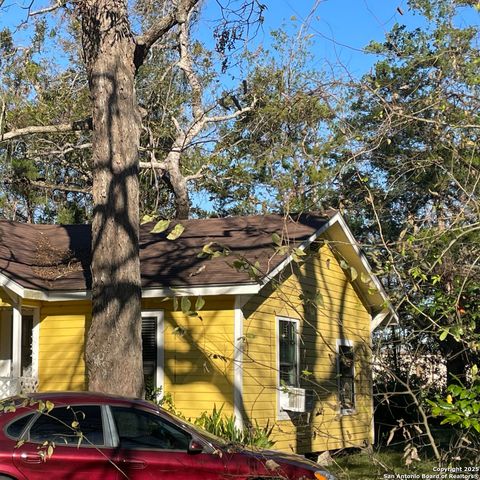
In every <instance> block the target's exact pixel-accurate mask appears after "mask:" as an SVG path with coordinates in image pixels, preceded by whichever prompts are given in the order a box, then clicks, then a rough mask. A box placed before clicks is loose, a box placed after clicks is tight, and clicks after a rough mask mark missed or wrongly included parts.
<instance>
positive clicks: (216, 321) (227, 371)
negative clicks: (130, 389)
mask: <svg viewBox="0 0 480 480" xmlns="http://www.w3.org/2000/svg"><path fill="white" fill-rule="evenodd" d="M205 300H206V303H205V305H204V307H203V308H202V310H201V311H199V312H198V317H197V316H193V317H189V316H186V315H185V314H183V313H182V312H179V311H172V310H171V309H172V307H173V304H172V302H170V301H168V302H163V303H160V304H159V303H158V302H155V301H154V300H150V299H149V301H148V302H146V303H145V306H148V308H152V309H154V308H157V307H159V306H163V308H164V309H165V314H164V319H165V331H164V344H165V390H166V391H167V392H170V393H171V394H172V396H173V400H174V402H175V406H176V408H177V409H178V410H179V411H180V412H182V413H183V414H184V415H187V416H189V417H195V416H198V415H200V413H202V412H203V411H205V410H208V411H211V410H212V408H213V405H214V404H216V405H217V407H220V406H221V405H223V404H224V409H223V411H224V413H226V414H231V413H232V412H233V351H234V339H233V323H234V310H233V309H234V299H233V297H209V298H205ZM194 304H195V299H194V298H193V299H192V305H194ZM179 331H180V332H181V334H179V333H178V332H179Z"/></svg>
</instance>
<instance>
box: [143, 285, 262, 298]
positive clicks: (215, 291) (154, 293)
mask: <svg viewBox="0 0 480 480" xmlns="http://www.w3.org/2000/svg"><path fill="white" fill-rule="evenodd" d="M259 289H260V286H259V285H258V284H256V283H247V284H233V285H204V286H198V287H166V288H145V289H143V290H142V298H157V297H185V296H197V297H198V296H201V297H202V296H205V297H207V296H211V295H251V294H254V293H257V292H258V291H259Z"/></svg>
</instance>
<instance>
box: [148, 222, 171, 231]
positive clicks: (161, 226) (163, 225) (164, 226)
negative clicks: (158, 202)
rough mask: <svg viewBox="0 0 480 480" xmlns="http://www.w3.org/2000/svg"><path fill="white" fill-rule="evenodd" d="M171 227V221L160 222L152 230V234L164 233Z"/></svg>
mask: <svg viewBox="0 0 480 480" xmlns="http://www.w3.org/2000/svg"><path fill="white" fill-rule="evenodd" d="M169 226H170V220H160V221H158V222H157V223H156V224H155V226H154V227H153V228H152V229H151V230H150V233H162V232H164V231H165V230H166V229H167V228H168V227H169Z"/></svg>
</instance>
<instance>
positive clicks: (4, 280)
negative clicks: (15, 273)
mask: <svg viewBox="0 0 480 480" xmlns="http://www.w3.org/2000/svg"><path fill="white" fill-rule="evenodd" d="M0 286H1V287H5V288H6V289H7V290H10V291H11V292H13V293H14V294H15V295H18V296H19V297H22V298H23V297H24V296H25V289H24V288H23V287H22V286H21V285H19V284H18V283H17V282H15V281H14V280H12V279H11V278H8V277H7V276H6V275H4V274H3V273H0Z"/></svg>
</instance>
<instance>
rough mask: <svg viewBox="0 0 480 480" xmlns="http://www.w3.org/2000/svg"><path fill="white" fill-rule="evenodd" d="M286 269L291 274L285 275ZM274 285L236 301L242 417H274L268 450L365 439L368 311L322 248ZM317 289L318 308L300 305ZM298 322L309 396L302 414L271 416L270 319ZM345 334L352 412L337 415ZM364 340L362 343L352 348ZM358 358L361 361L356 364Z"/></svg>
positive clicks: (274, 378)
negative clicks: (352, 360)
mask: <svg viewBox="0 0 480 480" xmlns="http://www.w3.org/2000/svg"><path fill="white" fill-rule="evenodd" d="M291 272H293V273H291ZM291 272H290V273H289V274H288V275H283V278H281V279H280V280H279V282H278V285H276V288H269V287H265V288H264V289H263V290H262V291H261V292H260V293H259V294H258V295H256V296H255V297H253V298H252V299H250V300H249V301H248V303H247V304H246V305H245V306H244V308H243V311H244V316H245V321H244V334H245V335H246V338H247V341H246V344H245V355H244V365H243V368H244V381H243V392H244V395H243V401H244V408H245V411H246V412H247V414H248V416H249V419H250V420H254V419H256V420H257V421H259V422H260V423H261V424H262V423H265V422H266V421H267V420H269V421H270V423H271V422H272V420H273V419H276V428H275V429H274V440H275V441H276V444H275V448H278V449H280V450H295V451H300V452H306V451H318V450H325V449H328V448H341V447H345V446H353V445H357V446H358V445H361V444H362V443H363V442H364V441H366V440H370V434H371V433H370V432H371V420H372V418H371V416H372V406H371V401H372V400H371V390H370V389H371V382H370V380H369V372H364V371H363V370H362V369H364V368H367V367H366V365H367V364H366V363H365V361H367V360H368V355H369V348H368V347H369V342H370V316H369V314H368V312H367V311H366V310H365V308H364V306H363V304H362V302H361V300H360V299H359V298H358V296H357V294H356V292H355V290H354V289H353V287H352V285H351V284H350V282H349V280H348V278H347V277H346V276H345V273H344V271H343V270H342V268H341V267H340V265H339V263H338V262H337V260H336V259H335V257H334V255H333V254H332V252H331V251H330V249H329V248H328V247H327V246H324V247H322V249H321V250H320V252H319V253H318V254H316V255H315V258H314V259H313V261H312V260H311V259H309V260H308V261H307V262H306V263H305V265H303V267H301V268H300V269H299V268H297V267H296V266H293V268H292V270H291ZM317 291H319V292H320V293H321V297H322V301H323V303H322V304H321V305H319V306H318V308H317V309H316V310H315V309H312V308H308V307H307V308H305V301H304V298H315V294H316V292H317ZM279 316H285V317H290V318H295V319H298V320H299V321H300V334H301V335H302V336H301V338H302V340H303V341H301V344H300V361H301V364H302V368H306V369H308V370H309V371H310V372H311V373H312V375H311V376H309V377H308V381H305V383H304V385H302V386H303V387H304V388H310V389H312V388H313V389H314V390H315V392H316V394H317V396H316V400H315V408H314V411H313V413H312V414H311V415H310V416H307V415H306V414H300V415H298V414H294V415H293V417H294V418H295V421H292V420H280V419H278V418H277V416H278V414H277V408H278V406H277V395H278V391H277V389H278V371H277V339H276V328H277V327H276V318H277V317H279ZM340 338H343V339H348V340H351V341H353V342H354V345H355V349H356V365H355V374H356V384H355V388H356V413H355V414H353V415H343V416H341V415H339V403H338V391H337V389H338V387H337V377H336V375H337V372H336V340H337V339H340ZM360 345H364V348H359V346H360ZM362 361H363V363H362Z"/></svg>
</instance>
